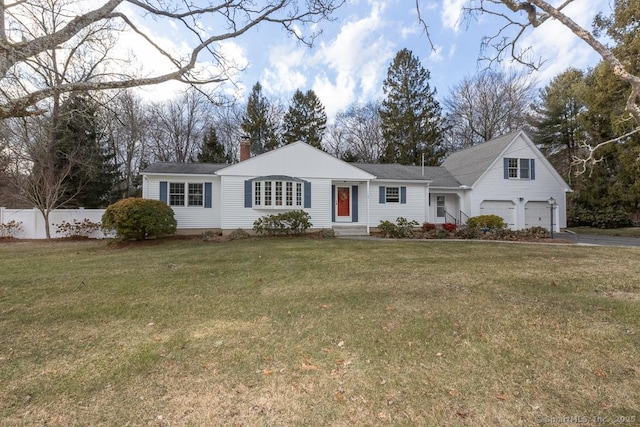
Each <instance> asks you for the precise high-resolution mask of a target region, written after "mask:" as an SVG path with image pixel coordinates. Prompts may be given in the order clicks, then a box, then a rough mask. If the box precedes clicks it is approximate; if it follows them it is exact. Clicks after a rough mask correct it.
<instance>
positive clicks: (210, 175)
mask: <svg viewBox="0 0 640 427" xmlns="http://www.w3.org/2000/svg"><path fill="white" fill-rule="evenodd" d="M140 175H142V176H147V175H160V176H169V175H171V176H176V175H183V176H184V175H186V176H206V177H219V176H220V175H218V174H216V173H215V172H214V173H189V172H173V173H171V172H140Z"/></svg>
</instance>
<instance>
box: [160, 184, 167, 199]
mask: <svg viewBox="0 0 640 427" xmlns="http://www.w3.org/2000/svg"><path fill="white" fill-rule="evenodd" d="M167 187H168V184H167V181H160V200H162V201H163V202H165V203H167Z"/></svg>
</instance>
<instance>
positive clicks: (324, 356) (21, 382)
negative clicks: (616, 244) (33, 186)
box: [0, 239, 640, 426]
mask: <svg viewBox="0 0 640 427" xmlns="http://www.w3.org/2000/svg"><path fill="white" fill-rule="evenodd" d="M639 256H640V250H639V249H635V248H601V247H576V246H569V245H567V246H562V245H541V244H530V245H528V244H500V243H484V242H462V241H452V242H432V241H349V240H338V239H327V240H319V239H255V240H242V241H233V242H227V243H205V242H200V241H173V242H163V243H160V242H156V243H154V244H144V245H129V246H127V247H120V248H114V247H112V246H108V245H107V244H106V243H104V242H75V243H73V242H55V243H47V242H43V243H33V242H17V243H16V242H12V243H0V384H1V387H0V420H2V424H3V425H43V424H45V423H46V424H47V425H56V426H58V425H59V426H71V425H153V426H163V425H172V426H175V425H230V426H231V425H244V426H255V425H264V426H274V425H275V426H278V425H281V426H289V425H310V426H314V425H317V426H320V425H332V426H370V425H389V424H393V425H408V426H409V425H434V426H435V425H536V424H537V423H539V422H545V421H552V420H554V419H555V420H558V419H559V417H571V416H583V417H596V416H597V417H601V418H603V419H607V420H611V421H612V422H613V421H615V420H616V419H620V420H632V419H635V420H636V422H638V421H640V406H639V405H640V404H639V402H640V346H639V345H638V342H639V341H638V340H639V339H640V282H639V281H638V277H640V263H639V262H638V259H639ZM554 417H555V418H554ZM617 417H627V418H617ZM589 419H592V418H589ZM628 425H631V423H629V424H628Z"/></svg>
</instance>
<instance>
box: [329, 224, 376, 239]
mask: <svg viewBox="0 0 640 427" xmlns="http://www.w3.org/2000/svg"><path fill="white" fill-rule="evenodd" d="M331 228H333V232H334V233H335V235H336V236H338V237H342V236H368V235H369V233H367V226H366V225H355V224H334V225H333V226H332V227H331Z"/></svg>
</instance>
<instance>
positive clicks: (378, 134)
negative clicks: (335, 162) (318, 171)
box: [325, 101, 385, 163]
mask: <svg viewBox="0 0 640 427" xmlns="http://www.w3.org/2000/svg"><path fill="white" fill-rule="evenodd" d="M379 111H380V102H377V101H371V102H367V103H366V104H359V103H354V104H352V105H350V106H349V107H348V108H347V109H346V110H344V111H340V112H338V114H336V118H335V123H334V124H333V125H332V126H331V127H330V128H329V132H328V134H327V137H326V138H325V143H326V144H327V148H328V150H329V152H331V153H332V154H334V155H335V156H336V157H341V158H347V159H349V160H357V161H361V162H367V163H377V162H379V161H380V157H382V155H383V154H384V152H385V143H384V138H383V137H382V124H381V121H380V114H379Z"/></svg>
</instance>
